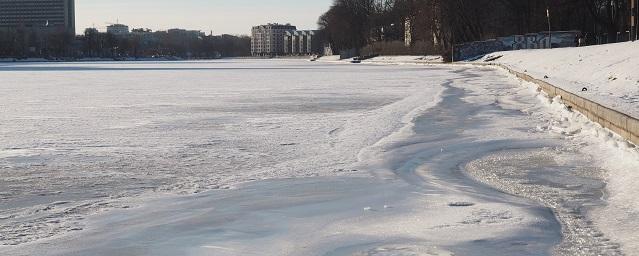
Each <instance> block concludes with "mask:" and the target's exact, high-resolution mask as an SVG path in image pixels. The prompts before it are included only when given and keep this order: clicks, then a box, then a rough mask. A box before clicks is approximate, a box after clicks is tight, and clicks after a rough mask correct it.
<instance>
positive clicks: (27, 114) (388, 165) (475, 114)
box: [0, 60, 636, 255]
mask: <svg viewBox="0 0 639 256" xmlns="http://www.w3.org/2000/svg"><path fill="white" fill-rule="evenodd" d="M0 79H1V80H2V81H9V83H6V84H5V83H3V84H2V85H0V90H2V91H3V92H7V93H2V94H0V95H3V96H2V97H4V99H3V101H0V104H1V105H0V107H1V108H2V112H0V115H1V116H0V120H1V122H0V132H1V133H0V136H1V139H2V141H3V143H5V144H3V145H2V147H3V148H2V149H1V151H0V168H1V169H0V172H2V175H3V176H2V179H1V180H0V188H2V189H1V190H0V191H1V192H2V194H1V195H0V200H2V206H1V207H2V208H1V209H0V228H1V229H2V230H1V231H2V232H0V236H2V237H0V241H1V242H2V243H3V244H4V245H5V246H0V253H2V254H8V255H40V254H47V255H549V254H552V253H553V252H557V253H560V254H561V253H563V252H575V251H578V252H579V253H580V254H582V255H597V254H599V253H601V252H605V253H618V252H619V251H620V250H624V252H628V251H629V252H632V250H628V249H626V248H633V247H631V246H632V244H630V245H628V243H625V244H624V245H623V246H624V247H621V248H620V247H619V246H618V245H617V242H623V241H621V240H620V239H619V238H620V237H622V238H623V237H624V236H623V234H631V235H632V234H634V233H633V232H634V231H632V230H628V229H623V232H627V233H619V232H615V231H614V229H615V228H617V227H620V226H622V225H621V223H607V224H606V225H609V226H605V227H604V226H602V224H601V223H603V222H600V219H599V218H600V216H603V215H602V214H603V213H611V214H618V213H619V212H620V209H619V208H616V207H617V206H619V204H615V203H614V202H623V201H624V200H627V198H624V197H614V196H613V197H611V198H610V200H611V201H610V202H613V204H612V207H611V206H608V205H606V204H605V203H604V201H602V199H601V195H602V194H603V193H605V192H607V191H618V189H620V188H623V187H624V186H630V185H632V184H616V183H615V182H610V187H606V186H605V183H604V182H603V181H604V180H603V179H604V178H606V177H609V176H610V175H612V174H614V172H615V171H617V169H615V167H619V166H615V165H610V164H607V163H606V162H602V161H600V158H598V157H596V156H595V155H597V153H598V152H602V151H601V150H603V149H600V147H604V146H602V145H613V144H614V145H619V143H618V141H616V140H615V139H614V138H610V139H607V141H605V139H601V140H600V139H592V138H589V136H590V134H591V133H590V132H591V131H596V132H603V131H605V130H602V129H599V130H598V129H597V127H596V126H593V125H592V124H588V123H587V122H585V121H583V120H581V121H580V119H578V116H573V115H574V113H571V112H569V111H567V110H566V109H565V108H564V109H562V108H561V105H559V104H558V103H556V102H552V103H551V102H550V101H548V100H547V99H543V98H541V97H539V95H538V93H537V92H536V91H535V90H534V89H535V88H532V87H530V86H522V85H521V84H519V82H517V81H516V80H514V79H512V77H510V76H508V75H507V74H505V72H501V71H498V70H495V69H492V68H479V69H477V68H467V67H444V66H442V67H420V66H382V65H366V64H361V65H346V64H339V65H338V64H325V63H317V62H308V61H282V60H275V61H273V60H269V61H246V60H243V61H217V62H177V63H98V64H95V63H77V64H16V65H13V66H5V67H4V68H3V70H2V71H0ZM9 92H10V93H9ZM9 95H11V96H9ZM538 97H539V98H538ZM5 99H6V100H5ZM56 99H64V100H61V101H57V100H56ZM540 99H542V100H540ZM574 120H577V121H574ZM576 127H582V128H583V129H580V128H576ZM602 137H605V136H602ZM5 141H6V142H5ZM616 148H617V149H619V148H620V147H616ZM582 149H583V150H582ZM606 150H608V149H606ZM620 150H621V151H619V152H626V155H625V156H626V157H627V158H626V159H627V160H626V163H628V164H629V165H630V166H632V164H635V163H636V161H634V160H633V159H636V158H634V157H636V152H634V151H633V149H630V148H625V149H620ZM606 152H612V153H610V154H613V153H614V152H617V151H612V150H611V151H606ZM584 159H586V160H584ZM500 177H502V178H508V179H500ZM555 177H558V178H557V179H555ZM549 181H552V182H549ZM500 182H501V183H500ZM509 182H510V183H509ZM512 184H515V185H512ZM527 184H530V186H531V187H532V188H533V189H526V188H528V187H527V186H526V185H527ZM522 187H523V188H524V189H521V188H522ZM216 188H229V189H216ZM507 188H513V190H509V189H507ZM547 191H551V193H547ZM504 192H506V193H504ZM515 192H517V193H515ZM554 192H557V193H554ZM562 193H563V194H562ZM540 195H542V196H540ZM613 195H618V194H613ZM563 196H569V198H576V199H578V200H575V202H574V203H575V204H566V203H565V202H560V203H558V204H553V202H555V201H553V200H556V199H557V198H561V197H563ZM615 200H618V201H615ZM573 206H574V207H575V208H572V209H578V211H564V210H566V209H571V208H570V207H573ZM628 208H629V209H625V208H624V210H627V211H630V210H632V209H633V208H632V207H628ZM634 209H636V208H634ZM602 212H603V213H602ZM615 216H619V215H615ZM565 220H576V221H575V222H571V223H572V224H574V226H570V225H568V224H567V222H566V221H565ZM628 221H629V223H630V224H631V225H632V224H634V221H631V220H628ZM569 224H570V223H569ZM624 225H625V224H624ZM565 227H577V228H575V229H572V230H569V231H564V232H563V233H562V228H565ZM582 227H583V228H582ZM620 234H621V235H620ZM562 235H563V237H564V238H571V237H575V238H577V239H576V240H570V239H564V241H563V243H562V241H561V238H562ZM611 238H612V240H610V239H611ZM575 241H578V242H575ZM9 244H16V245H11V246H8V245H9Z"/></svg>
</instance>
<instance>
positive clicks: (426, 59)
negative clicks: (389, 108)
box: [317, 55, 444, 65]
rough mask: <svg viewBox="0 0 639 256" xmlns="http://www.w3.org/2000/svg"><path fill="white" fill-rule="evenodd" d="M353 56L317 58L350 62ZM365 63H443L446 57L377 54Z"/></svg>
mask: <svg viewBox="0 0 639 256" xmlns="http://www.w3.org/2000/svg"><path fill="white" fill-rule="evenodd" d="M352 60H353V58H347V59H340V56H339V55H331V56H323V57H320V58H318V59H317V61H321V62H350V61H352ZM362 62H363V63H375V64H396V65H400V64H426V63H443V62H444V58H443V57H442V56H440V55H426V56H411V55H400V56H377V57H373V58H370V59H366V60H363V61H362Z"/></svg>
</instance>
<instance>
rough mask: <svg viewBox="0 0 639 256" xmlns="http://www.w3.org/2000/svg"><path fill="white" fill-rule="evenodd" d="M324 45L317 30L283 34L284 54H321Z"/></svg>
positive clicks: (292, 31)
mask: <svg viewBox="0 0 639 256" xmlns="http://www.w3.org/2000/svg"><path fill="white" fill-rule="evenodd" d="M323 47H324V45H323V44H322V40H321V39H320V36H319V31H317V30H289V31H286V32H285V33H284V54H286V55H312V54H321V53H322V52H323Z"/></svg>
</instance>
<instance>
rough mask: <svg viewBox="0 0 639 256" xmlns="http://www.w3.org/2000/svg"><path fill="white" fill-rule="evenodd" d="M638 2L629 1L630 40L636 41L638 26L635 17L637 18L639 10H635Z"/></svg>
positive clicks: (638, 31)
mask: <svg viewBox="0 0 639 256" xmlns="http://www.w3.org/2000/svg"><path fill="white" fill-rule="evenodd" d="M637 1H638V0H630V39H631V40H632V41H636V40H637V38H638V36H639V29H638V28H639V26H638V24H637V17H639V8H637V7H638V6H637Z"/></svg>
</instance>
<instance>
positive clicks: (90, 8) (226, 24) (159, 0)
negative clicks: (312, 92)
mask: <svg viewBox="0 0 639 256" xmlns="http://www.w3.org/2000/svg"><path fill="white" fill-rule="evenodd" d="M75 2H76V27H77V32H78V33H83V31H84V29H85V28H87V27H93V26H95V27H96V28H98V29H99V30H105V27H106V26H107V25H108V24H107V23H115V22H116V21H118V20H119V22H120V23H123V24H126V25H129V26H130V27H132V28H141V27H143V28H150V29H153V30H166V29H169V28H185V29H197V30H202V31H204V32H206V33H207V34H208V33H209V32H210V31H211V30H213V34H246V35H248V34H249V33H250V31H251V27H252V26H253V25H258V24H264V23H274V22H278V23H287V22H290V23H291V24H293V25H296V26H297V27H298V29H315V28H316V27H317V19H318V17H319V16H320V15H321V14H322V13H323V12H325V11H326V10H328V8H329V6H330V4H331V2H332V0H76V1H75Z"/></svg>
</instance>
